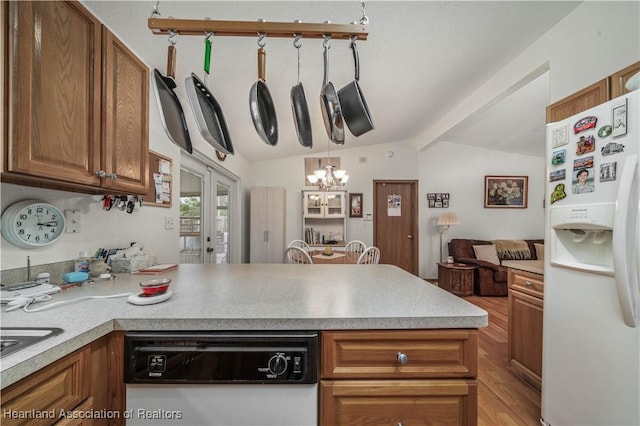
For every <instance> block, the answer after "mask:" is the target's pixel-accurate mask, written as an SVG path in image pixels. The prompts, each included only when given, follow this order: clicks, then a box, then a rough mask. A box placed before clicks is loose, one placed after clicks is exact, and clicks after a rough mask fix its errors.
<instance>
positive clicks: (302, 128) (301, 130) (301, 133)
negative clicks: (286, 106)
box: [291, 34, 313, 148]
mask: <svg viewBox="0 0 640 426" xmlns="http://www.w3.org/2000/svg"><path fill="white" fill-rule="evenodd" d="M300 38H301V36H300V35H299V34H296V38H295V40H294V42H293V45H294V47H295V48H296V49H297V51H298V84H296V85H295V86H293V87H292V88H291V111H292V112H293V122H294V124H295V125H296V134H297V135H298V141H299V142H300V145H302V146H304V147H305V148H312V147H313V136H312V134H311V118H310V117H309V106H308V105H307V97H306V96H305V94H304V87H303V86H302V82H301V81H300V46H302V43H300Z"/></svg>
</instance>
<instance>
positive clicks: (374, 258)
mask: <svg viewBox="0 0 640 426" xmlns="http://www.w3.org/2000/svg"><path fill="white" fill-rule="evenodd" d="M379 262H380V249H379V248H378V247H376V246H371V247H369V248H368V249H366V250H365V251H363V252H362V254H361V255H360V257H359V258H358V262H356V263H357V264H359V265H361V264H362V265H377V264H378V263H379Z"/></svg>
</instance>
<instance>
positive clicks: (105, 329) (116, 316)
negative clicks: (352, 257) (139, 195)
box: [0, 264, 488, 388]
mask: <svg viewBox="0 0 640 426" xmlns="http://www.w3.org/2000/svg"><path fill="white" fill-rule="evenodd" d="M165 277H167V278H171V279H172V283H171V287H170V289H171V291H172V292H173V297H172V298H171V299H169V300H167V301H166V302H163V303H159V304H156V305H148V306H136V305H132V304H130V303H127V302H126V297H123V298H116V299H100V300H98V299H93V300H84V301H78V302H76V303H72V304H69V305H64V306H60V307H55V308H52V309H50V310H45V311H42V312H34V313H27V312H24V311H22V310H18V311H12V312H5V311H4V309H2V311H1V313H0V319H1V320H2V326H3V327H60V328H62V329H63V330H64V332H63V333H62V334H60V335H58V336H54V337H50V338H48V339H46V340H44V341H42V342H40V343H38V344H36V345H33V346H30V347H27V348H25V349H23V350H21V351H18V352H16V353H15V354H11V355H8V356H6V357H4V358H2V360H1V361H0V364H1V366H0V382H1V386H2V388H4V387H6V386H8V385H10V384H11V383H14V382H16V381H17V380H19V379H21V378H23V377H26V376H27V375H29V374H31V373H33V372H35V371H37V370H38V369H40V368H42V367H44V366H46V365H48V364H50V363H51V362H53V361H55V360H57V359H59V358H62V357H63V356H65V355H67V354H69V353H71V352H73V351H74V350H76V349H79V348H81V347H83V346H84V345H86V344H88V343H91V342H92V341H94V340H96V339H98V338H100V337H102V336H104V335H106V334H108V333H110V332H111V331H113V330H258V329H259V330H329V329H430V328H479V327H485V326H486V325H487V324H488V316H487V312H486V311H484V310H482V309H480V308H478V307H476V306H474V305H472V304H470V303H468V302H466V301H465V300H463V299H461V298H459V297H457V296H454V295H452V294H450V293H448V292H446V291H444V290H442V289H440V288H438V287H436V286H434V285H432V284H430V283H428V282H426V281H424V280H422V279H421V278H419V277H416V276H414V275H412V274H409V273H407V272H405V271H403V270H402V269H400V268H398V267H395V266H391V265H284V264H269V265H267V264H239V265H180V266H179V268H178V269H177V270H174V271H170V272H167V273H163V274H159V275H129V274H118V277H117V279H115V280H111V281H102V282H96V283H94V284H90V285H86V286H84V287H80V288H75V289H69V290H65V291H63V292H61V293H58V294H56V295H54V296H53V300H52V301H50V302H45V303H39V304H35V305H32V307H34V308H36V307H40V306H44V305H45V304H46V303H52V302H59V301H63V300H72V299H76V298H79V297H85V296H105V295H113V294H119V293H126V292H136V293H137V292H138V291H139V286H138V283H139V282H140V281H142V280H145V279H153V278H165ZM3 308H4V307H3Z"/></svg>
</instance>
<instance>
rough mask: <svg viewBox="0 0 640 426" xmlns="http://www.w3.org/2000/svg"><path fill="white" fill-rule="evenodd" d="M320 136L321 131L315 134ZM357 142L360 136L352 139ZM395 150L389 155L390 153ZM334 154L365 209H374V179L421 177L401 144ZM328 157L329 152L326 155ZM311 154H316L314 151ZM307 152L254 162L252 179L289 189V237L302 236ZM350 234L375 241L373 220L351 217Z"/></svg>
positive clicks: (412, 155)
mask: <svg viewBox="0 0 640 426" xmlns="http://www.w3.org/2000/svg"><path fill="white" fill-rule="evenodd" d="M314 136H315V137H316V138H317V137H319V136H320V135H314ZM350 140H351V141H352V143H353V144H354V145H356V144H357V140H355V139H353V138H352V139H350ZM390 152H392V154H391V156H390V157H389V155H390V154H389V153H390ZM330 155H331V157H340V167H341V168H343V169H345V170H346V171H347V173H348V174H349V182H348V183H347V186H346V187H345V189H346V190H347V191H349V192H361V193H362V197H363V206H362V207H363V213H364V214H366V213H373V180H374V179H418V175H417V165H418V162H417V161H418V159H417V156H416V153H415V151H414V150H413V149H409V148H405V147H402V146H400V145H397V144H395V145H394V144H380V145H375V146H367V147H366V149H363V148H358V147H355V148H349V149H343V150H340V151H338V152H335V151H333V150H332V151H331V154H330ZM324 156H325V157H326V154H325V155H324ZM309 157H316V156H315V155H310V156H309ZM304 158H305V156H298V157H289V158H285V159H281V160H270V161H259V162H255V163H253V164H252V165H251V172H250V176H249V179H248V180H249V181H250V182H251V184H252V185H259V186H284V187H285V189H286V191H287V219H286V220H287V233H286V238H287V241H290V240H293V239H301V238H302V192H301V191H302V190H304V189H308V190H313V189H314V187H311V186H310V187H305V186H304V181H305V174H304ZM346 238H347V239H349V240H353V239H358V240H362V241H364V242H365V243H366V244H368V245H369V244H372V243H373V222H371V221H364V220H363V219H349V218H348V219H347V233H346Z"/></svg>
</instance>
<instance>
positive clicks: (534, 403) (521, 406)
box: [464, 296, 540, 426]
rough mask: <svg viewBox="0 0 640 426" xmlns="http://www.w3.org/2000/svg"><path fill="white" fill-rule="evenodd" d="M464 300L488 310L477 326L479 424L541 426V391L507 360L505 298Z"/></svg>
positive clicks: (485, 425)
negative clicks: (482, 325) (485, 319)
mask: <svg viewBox="0 0 640 426" xmlns="http://www.w3.org/2000/svg"><path fill="white" fill-rule="evenodd" d="M464 299H465V300H466V301H468V302H470V303H473V304H474V305H476V306H478V307H480V308H482V309H484V310H485V311H487V312H488V313H489V325H488V326H487V327H485V328H481V329H479V333H480V350H479V358H480V359H479V374H478V375H479V380H478V426H498V425H504V426H538V425H540V392H539V391H538V390H537V389H535V388H534V387H533V386H531V385H529V384H528V383H526V382H524V381H523V380H521V379H519V378H518V377H517V376H516V375H515V373H513V372H512V370H511V367H510V366H509V364H508V362H507V331H508V318H507V298H506V297H480V296H469V297H464Z"/></svg>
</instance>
